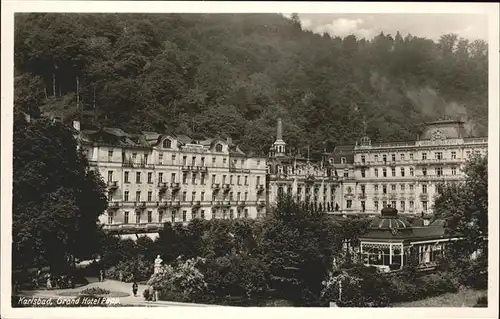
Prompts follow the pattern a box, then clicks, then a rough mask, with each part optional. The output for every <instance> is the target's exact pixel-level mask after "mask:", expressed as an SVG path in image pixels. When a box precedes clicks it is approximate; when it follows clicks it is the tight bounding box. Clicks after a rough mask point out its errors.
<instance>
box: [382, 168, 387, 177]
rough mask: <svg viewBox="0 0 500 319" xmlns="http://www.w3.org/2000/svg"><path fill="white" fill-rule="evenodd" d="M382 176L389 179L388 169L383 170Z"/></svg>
mask: <svg viewBox="0 0 500 319" xmlns="http://www.w3.org/2000/svg"><path fill="white" fill-rule="evenodd" d="M382 176H384V177H387V169H386V168H383V169H382Z"/></svg>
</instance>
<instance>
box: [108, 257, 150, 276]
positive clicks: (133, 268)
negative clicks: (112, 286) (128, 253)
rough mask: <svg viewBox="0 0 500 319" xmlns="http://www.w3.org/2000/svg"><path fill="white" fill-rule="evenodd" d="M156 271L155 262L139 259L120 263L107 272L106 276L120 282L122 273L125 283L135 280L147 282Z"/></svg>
mask: <svg viewBox="0 0 500 319" xmlns="http://www.w3.org/2000/svg"><path fill="white" fill-rule="evenodd" d="M153 270H154V262H153V261H149V260H146V259H145V258H143V257H139V258H136V259H133V260H126V261H121V262H119V263H118V264H117V265H116V266H113V267H111V268H109V269H108V270H107V271H106V276H107V277H108V278H111V279H115V280H119V279H120V272H121V273H122V275H123V281H125V282H132V281H133V280H136V281H141V280H147V279H148V278H149V277H150V276H151V275H152V274H153Z"/></svg>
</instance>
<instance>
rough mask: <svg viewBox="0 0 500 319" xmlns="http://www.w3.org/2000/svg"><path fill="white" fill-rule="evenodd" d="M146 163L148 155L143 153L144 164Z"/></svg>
mask: <svg viewBox="0 0 500 319" xmlns="http://www.w3.org/2000/svg"><path fill="white" fill-rule="evenodd" d="M147 163H148V153H144V164H147Z"/></svg>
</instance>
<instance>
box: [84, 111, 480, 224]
mask: <svg viewBox="0 0 500 319" xmlns="http://www.w3.org/2000/svg"><path fill="white" fill-rule="evenodd" d="M74 128H75V129H76V131H77V134H78V138H79V142H80V145H81V147H82V148H83V149H84V150H85V152H86V153H87V156H88V159H89V161H90V164H91V165H92V166H94V167H95V168H96V169H98V170H99V172H100V173H101V175H102V176H103V177H104V179H105V180H106V182H107V186H108V194H109V207H108V209H107V211H106V213H105V214H103V215H102V216H101V218H100V221H101V223H103V224H104V227H105V229H108V230H110V231H116V232H156V231H157V230H158V229H160V228H161V227H162V225H163V223H164V222H167V221H171V222H188V221H189V220H191V219H194V218H202V219H212V218H228V219H232V218H257V217H259V216H263V215H264V214H265V213H266V211H267V210H269V208H270V207H272V206H273V205H274V203H275V200H276V198H277V196H278V194H280V193H290V194H292V196H294V197H295V198H296V199H297V200H298V201H307V202H310V203H311V204H312V205H314V206H315V207H316V208H317V209H320V210H322V211H325V212H328V213H331V214H342V215H351V214H368V215H378V214H379V212H380V210H381V209H382V208H383V207H384V206H386V205H387V204H391V206H392V207H395V208H397V209H398V210H399V212H400V213H403V214H405V213H406V214H422V213H424V214H430V213H432V205H433V201H434V196H435V195H436V187H437V186H438V185H439V184H440V183H442V182H454V181H460V180H463V178H464V176H463V174H462V172H461V167H462V165H463V164H464V162H465V161H466V159H467V156H469V154H472V153H474V152H479V153H483V154H485V153H486V152H487V147H488V144H487V138H472V137H467V135H466V132H465V129H464V123H463V122H459V121H439V122H433V123H427V128H426V129H425V130H424V132H423V134H422V135H421V136H420V137H419V139H418V140H416V141H412V142H394V143H372V142H371V141H370V139H369V138H368V137H366V136H365V137H363V138H361V139H360V140H359V141H358V142H357V143H356V144H355V145H344V146H338V147H336V148H335V149H334V151H333V152H331V153H324V154H323V156H322V158H321V160H320V161H311V160H309V159H308V158H304V157H301V156H292V154H290V153H289V152H288V154H287V149H286V142H285V141H284V139H283V131H282V123H281V120H278V124H277V136H276V141H275V142H274V144H273V145H272V146H271V148H270V151H269V156H267V157H256V156H248V155H247V154H245V153H244V152H242V151H241V150H240V149H239V147H238V146H237V145H235V144H234V143H232V141H231V139H227V140H220V139H206V140H193V139H192V138H190V137H188V136H184V135H180V136H175V135H173V134H158V133H155V132H143V133H142V134H135V135H134V134H128V133H125V132H123V131H122V130H120V129H116V128H104V129H101V130H98V131H88V130H87V131H85V130H80V127H79V123H78V122H75V123H74Z"/></svg>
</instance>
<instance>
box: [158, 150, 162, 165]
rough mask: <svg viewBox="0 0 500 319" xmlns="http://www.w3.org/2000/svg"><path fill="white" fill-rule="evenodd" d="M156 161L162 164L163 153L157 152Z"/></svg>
mask: <svg viewBox="0 0 500 319" xmlns="http://www.w3.org/2000/svg"><path fill="white" fill-rule="evenodd" d="M158 163H159V164H160V165H162V164H163V153H160V154H158Z"/></svg>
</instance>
